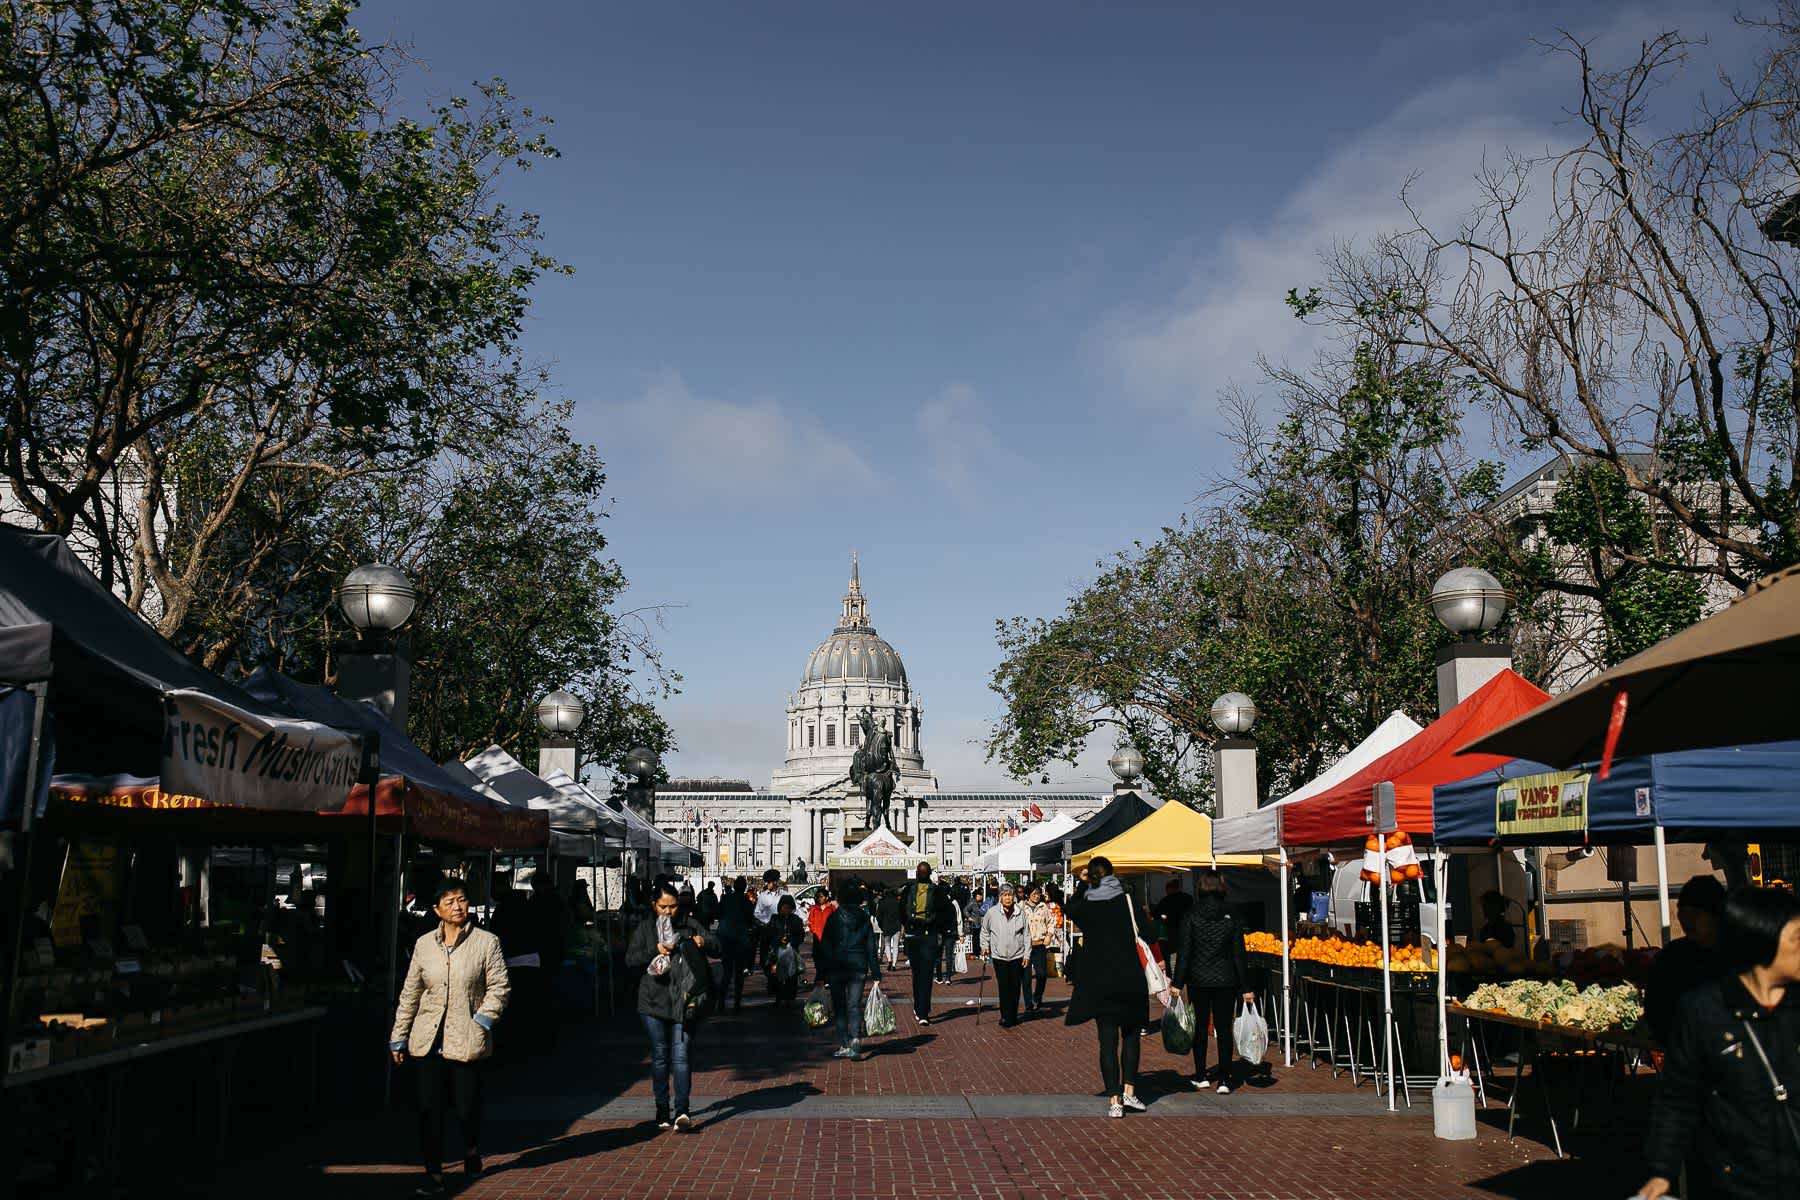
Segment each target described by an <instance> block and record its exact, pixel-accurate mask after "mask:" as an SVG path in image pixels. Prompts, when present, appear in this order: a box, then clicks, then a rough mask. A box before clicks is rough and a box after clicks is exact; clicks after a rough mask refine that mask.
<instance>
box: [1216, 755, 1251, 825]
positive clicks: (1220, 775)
mask: <svg viewBox="0 0 1800 1200" xmlns="http://www.w3.org/2000/svg"><path fill="white" fill-rule="evenodd" d="M1213 762H1214V764H1215V776H1214V778H1215V781H1216V782H1217V784H1218V790H1219V795H1218V800H1219V807H1218V815H1219V816H1220V817H1221V818H1226V817H1241V816H1243V815H1244V814H1245V813H1252V812H1255V811H1256V808H1257V795H1256V743H1255V742H1254V741H1253V740H1251V739H1250V738H1221V739H1220V740H1219V741H1217V742H1216V743H1214V744H1213Z"/></svg>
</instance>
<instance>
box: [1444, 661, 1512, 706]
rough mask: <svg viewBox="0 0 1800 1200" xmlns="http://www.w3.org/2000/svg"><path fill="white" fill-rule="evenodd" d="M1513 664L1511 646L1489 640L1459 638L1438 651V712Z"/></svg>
mask: <svg viewBox="0 0 1800 1200" xmlns="http://www.w3.org/2000/svg"><path fill="white" fill-rule="evenodd" d="M1511 668H1512V647H1511V646H1509V645H1504V644H1499V645H1496V644H1494V643H1490V642H1456V643H1454V644H1452V645H1449V646H1440V647H1439V648H1438V652H1437V688H1438V715H1439V716H1440V717H1441V716H1443V715H1444V714H1445V713H1447V712H1449V711H1450V710H1451V709H1453V708H1455V707H1456V706H1457V705H1458V704H1461V703H1462V702H1463V701H1464V700H1467V699H1468V698H1469V697H1470V696H1473V695H1474V694H1475V693H1476V692H1478V691H1480V690H1481V688H1482V686H1483V685H1485V684H1486V683H1487V682H1488V680H1490V679H1492V678H1493V677H1494V676H1496V675H1498V674H1499V673H1500V672H1502V671H1506V670H1510V669H1511Z"/></svg>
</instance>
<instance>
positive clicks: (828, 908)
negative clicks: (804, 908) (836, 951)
mask: <svg viewBox="0 0 1800 1200" xmlns="http://www.w3.org/2000/svg"><path fill="white" fill-rule="evenodd" d="M836 911H837V901H836V900H833V899H832V898H831V889H830V888H820V889H819V894H818V895H817V896H815V897H814V898H813V906H812V911H811V912H809V913H807V914H806V931H807V932H808V933H810V934H812V940H813V948H812V956H813V975H814V976H815V977H816V978H817V979H818V981H819V982H821V983H823V982H824V980H825V967H824V965H823V961H822V960H821V958H820V956H819V944H820V943H821V942H823V941H824V940H825V922H827V921H829V920H830V919H831V914H832V913H834V912H836Z"/></svg>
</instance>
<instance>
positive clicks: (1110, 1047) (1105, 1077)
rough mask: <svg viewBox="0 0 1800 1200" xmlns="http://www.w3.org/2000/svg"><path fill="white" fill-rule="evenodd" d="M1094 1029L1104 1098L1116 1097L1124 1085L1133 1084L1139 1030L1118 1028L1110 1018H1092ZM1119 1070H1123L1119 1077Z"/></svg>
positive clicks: (1136, 1064) (1136, 1028)
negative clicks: (1098, 1032) (1097, 1033)
mask: <svg viewBox="0 0 1800 1200" xmlns="http://www.w3.org/2000/svg"><path fill="white" fill-rule="evenodd" d="M1094 1027H1095V1028H1096V1029H1098V1030H1099V1031H1100V1082H1101V1083H1102V1084H1104V1085H1105V1087H1106V1094H1107V1095H1108V1096H1117V1095H1119V1094H1120V1093H1121V1091H1122V1089H1123V1085H1124V1084H1126V1083H1135V1082H1136V1080H1137V1072H1138V1039H1139V1038H1141V1037H1142V1036H1143V1026H1141V1025H1135V1024H1133V1025H1121V1024H1119V1023H1118V1022H1117V1021H1115V1020H1113V1019H1112V1018H1111V1017H1095V1018H1094ZM1121 1060H1123V1062H1121ZM1121 1066H1123V1068H1124V1072H1123V1076H1122V1077H1121V1073H1120V1067H1121Z"/></svg>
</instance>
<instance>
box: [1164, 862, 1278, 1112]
mask: <svg viewBox="0 0 1800 1200" xmlns="http://www.w3.org/2000/svg"><path fill="white" fill-rule="evenodd" d="M1225 892H1226V888H1225V877H1224V876H1223V875H1221V874H1219V872H1217V871H1202V872H1200V877H1199V879H1198V881H1197V886H1196V888H1195V896H1194V904H1193V907H1192V908H1190V909H1189V910H1188V914H1187V917H1186V918H1185V919H1184V920H1183V921H1182V922H1181V933H1180V937H1179V941H1178V943H1177V946H1178V948H1177V950H1176V951H1175V979H1174V983H1175V984H1176V986H1177V987H1183V988H1186V989H1187V1002H1188V1003H1189V1004H1190V1005H1192V1006H1193V1010H1194V1012H1193V1017H1194V1031H1195V1032H1194V1040H1193V1049H1194V1075H1193V1078H1191V1079H1189V1080H1188V1082H1189V1083H1191V1084H1192V1085H1193V1086H1194V1087H1196V1088H1198V1089H1200V1090H1202V1091H1204V1090H1206V1089H1207V1088H1210V1087H1214V1086H1216V1087H1217V1088H1218V1092H1219V1095H1221V1096H1223V1095H1227V1094H1229V1093H1230V1091H1231V1089H1232V1088H1234V1087H1236V1086H1237V1078H1236V1073H1235V1070H1234V1066H1233V1058H1234V1055H1233V1053H1232V1050H1233V1044H1232V1042H1233V1030H1232V1010H1233V1007H1234V1006H1235V1005H1236V1003H1237V1001H1239V1000H1240V999H1241V1000H1243V1001H1244V1002H1245V1003H1251V1002H1253V1001H1254V1000H1255V999H1256V995H1255V993H1254V992H1252V991H1251V990H1250V967H1249V964H1248V963H1247V962H1246V961H1245V958H1244V931H1243V929H1242V928H1240V927H1239V925H1238V923H1237V920H1236V919H1235V918H1233V917H1232V915H1231V913H1230V912H1228V911H1227V910H1226V908H1225ZM1208 1018H1210V1019H1211V1021H1212V1030H1213V1034H1214V1036H1215V1037H1217V1038H1218V1040H1219V1068H1218V1079H1217V1080H1216V1081H1215V1080H1214V1079H1213V1078H1212V1077H1211V1076H1210V1075H1208V1074H1207V1069H1206V1022H1207V1020H1208ZM1263 1033H1264V1038H1265V1045H1264V1048H1265V1049H1267V1044H1266V1038H1267V1035H1268V1029H1267V1026H1265V1027H1264V1030H1263ZM1256 1061H1258V1062H1260V1061H1262V1059H1261V1056H1260V1055H1258V1057H1257V1060H1256Z"/></svg>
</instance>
